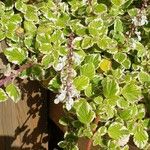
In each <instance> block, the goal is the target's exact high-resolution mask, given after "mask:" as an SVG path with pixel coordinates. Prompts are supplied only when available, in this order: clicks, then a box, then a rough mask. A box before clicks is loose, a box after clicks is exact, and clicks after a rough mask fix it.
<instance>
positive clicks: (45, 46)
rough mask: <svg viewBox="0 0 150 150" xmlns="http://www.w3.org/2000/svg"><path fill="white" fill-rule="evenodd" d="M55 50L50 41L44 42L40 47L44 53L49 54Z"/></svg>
mask: <svg viewBox="0 0 150 150" xmlns="http://www.w3.org/2000/svg"><path fill="white" fill-rule="evenodd" d="M52 50H53V47H52V45H51V44H50V43H42V44H41V45H40V47H39V51H40V52H41V53H43V54H49V53H51V52H52Z"/></svg>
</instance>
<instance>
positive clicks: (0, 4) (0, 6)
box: [0, 2, 5, 18]
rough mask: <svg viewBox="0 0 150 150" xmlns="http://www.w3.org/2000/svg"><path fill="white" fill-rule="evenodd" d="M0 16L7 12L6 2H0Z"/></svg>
mask: <svg viewBox="0 0 150 150" xmlns="http://www.w3.org/2000/svg"><path fill="white" fill-rule="evenodd" d="M0 8H1V9H0V18H1V17H2V16H3V15H4V14H5V4H4V3H3V2H0Z"/></svg>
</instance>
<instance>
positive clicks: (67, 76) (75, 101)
mask: <svg viewBox="0 0 150 150" xmlns="http://www.w3.org/2000/svg"><path fill="white" fill-rule="evenodd" d="M149 3H150V2H149V1H148V0H35V1H32V0H16V1H0V41H1V43H5V44H6V45H7V48H5V49H0V53H1V55H4V57H5V59H7V60H8V64H7V65H5V63H4V64H3V61H2V60H0V63H1V64H2V65H0V102H5V101H7V100H8V98H10V99H12V100H13V101H14V102H18V101H19V100H20V99H21V90H20V89H19V87H18V83H17V80H16V77H19V78H21V79H25V78H28V79H30V80H38V81H39V82H41V83H42V85H43V86H44V87H45V88H47V89H49V90H51V91H53V92H54V93H55V94H56V97H55V99H54V103H55V104H58V103H62V104H63V106H62V109H63V110H64V116H62V118H60V121H59V122H60V123H61V124H62V125H64V126H66V127H67V128H66V133H65V134H64V140H63V141H60V142H59V143H58V145H59V146H60V147H61V148H62V149H65V150H78V149H79V148H80V145H79V143H80V142H79V141H80V139H82V138H84V139H86V144H84V149H85V150H90V149H91V148H92V147H95V146H96V147H95V148H97V149H102V150H129V149H132V147H134V148H137V149H142V150H149V149H150V136H149V135H150V40H149V39H150V22H149V19H150V4H149ZM56 113H57V112H56ZM80 149H81V148H80Z"/></svg>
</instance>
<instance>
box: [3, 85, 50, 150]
mask: <svg viewBox="0 0 150 150" xmlns="http://www.w3.org/2000/svg"><path fill="white" fill-rule="evenodd" d="M20 86H21V88H22V92H23V97H22V100H21V101H19V102H18V103H17V104H15V103H13V102H12V100H7V101H6V102H4V103H0V150H10V149H12V150H17V149H18V150H19V149H31V150H47V149H48V134H47V114H48V112H47V93H46V91H45V90H44V89H42V88H41V87H40V85H39V84H38V83H37V82H29V83H20Z"/></svg>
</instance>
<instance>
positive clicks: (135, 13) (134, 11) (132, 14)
mask: <svg viewBox="0 0 150 150" xmlns="http://www.w3.org/2000/svg"><path fill="white" fill-rule="evenodd" d="M128 14H129V15H130V16H131V17H134V16H137V14H138V9H137V8H132V9H129V10H128Z"/></svg>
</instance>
